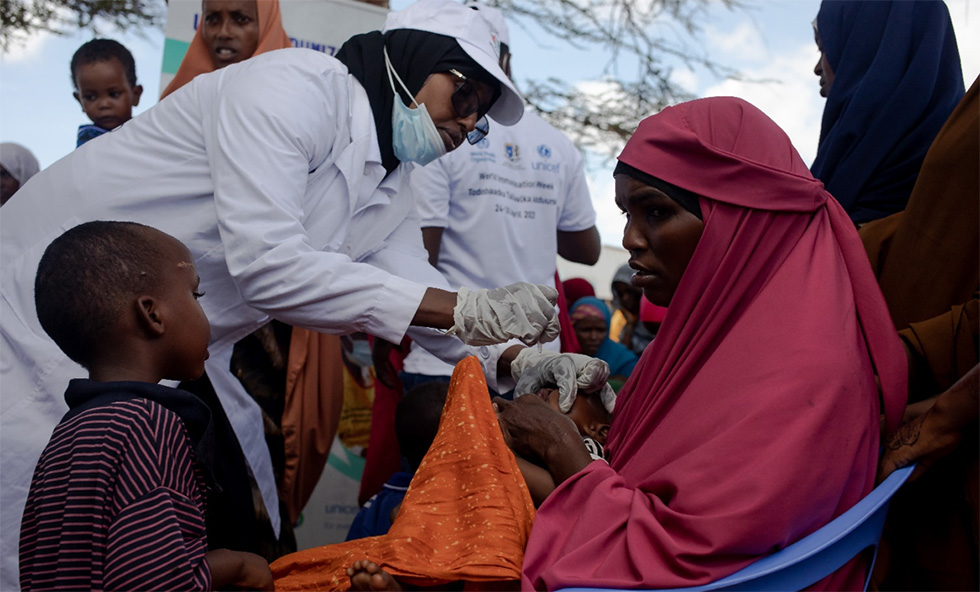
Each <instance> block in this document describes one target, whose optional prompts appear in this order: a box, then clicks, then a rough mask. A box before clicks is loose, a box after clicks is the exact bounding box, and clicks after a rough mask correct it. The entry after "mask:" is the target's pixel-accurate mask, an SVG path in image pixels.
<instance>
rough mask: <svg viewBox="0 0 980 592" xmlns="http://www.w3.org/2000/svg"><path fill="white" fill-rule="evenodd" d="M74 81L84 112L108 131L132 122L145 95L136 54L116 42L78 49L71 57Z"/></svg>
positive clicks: (95, 42)
mask: <svg viewBox="0 0 980 592" xmlns="http://www.w3.org/2000/svg"><path fill="white" fill-rule="evenodd" d="M71 82H72V84H73V85H74V86H75V92H74V96H75V100H76V101H78V103H79V104H80V105H81V106H82V111H84V112H85V114H86V115H88V117H89V119H91V120H92V123H94V124H95V125H97V126H99V127H101V128H103V129H107V130H111V129H114V128H116V127H118V126H120V125H122V124H124V123H126V122H127V121H129V120H130V119H132V118H133V107H135V106H136V105H139V102H140V95H142V94H143V87H142V86H140V85H139V84H137V83H136V62H135V61H134V60H133V54H131V53H129V50H128V49H126V48H125V47H124V46H123V45H122V44H121V43H119V42H117V41H113V40H112V39H93V40H91V41H89V42H88V43H85V44H84V45H82V46H81V47H79V48H78V50H77V51H76V52H75V55H74V56H72V58H71Z"/></svg>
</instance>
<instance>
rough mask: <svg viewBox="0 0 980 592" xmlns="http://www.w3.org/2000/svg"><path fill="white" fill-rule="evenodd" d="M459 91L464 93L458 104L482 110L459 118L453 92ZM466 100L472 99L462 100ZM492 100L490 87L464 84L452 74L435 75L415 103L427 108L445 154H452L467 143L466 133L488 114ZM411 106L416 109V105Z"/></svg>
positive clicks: (468, 81)
mask: <svg viewBox="0 0 980 592" xmlns="http://www.w3.org/2000/svg"><path fill="white" fill-rule="evenodd" d="M457 90H458V92H459V93H461V94H460V95H458V96H457V98H456V100H457V102H460V103H461V104H465V103H474V104H478V105H479V106H480V109H478V110H477V111H475V112H473V113H468V114H464V115H463V116H460V114H458V113H457V112H456V109H455V108H454V107H453V93H454V92H457ZM463 95H465V96H463ZM464 98H468V99H470V100H469V101H465V100H463V101H461V99H464ZM492 98H493V89H492V88H490V85H488V84H484V83H483V82H480V81H478V80H474V79H472V78H467V79H466V80H465V81H464V80H462V79H461V78H460V77H459V76H457V75H455V74H452V73H450V72H436V73H435V74H432V75H431V76H429V78H428V79H427V80H426V81H425V84H423V85H422V88H421V90H419V92H418V94H417V95H415V102H416V103H418V104H419V105H421V104H422V103H425V108H426V110H427V111H428V112H429V116H430V117H431V118H432V122H433V123H435V125H436V129H437V130H438V131H439V135H440V136H441V137H442V141H443V143H445V145H446V151H447V152H451V151H453V150H455V149H456V148H458V147H459V146H460V144H462V143H463V141H464V140H466V134H468V133H470V132H471V131H473V129H474V128H475V127H476V122H477V120H478V119H479V118H480V117H483V115H485V114H486V111H487V110H488V109H489V108H490V101H491V99H492ZM410 106H411V107H412V108H414V107H415V105H414V104H413V105H410Z"/></svg>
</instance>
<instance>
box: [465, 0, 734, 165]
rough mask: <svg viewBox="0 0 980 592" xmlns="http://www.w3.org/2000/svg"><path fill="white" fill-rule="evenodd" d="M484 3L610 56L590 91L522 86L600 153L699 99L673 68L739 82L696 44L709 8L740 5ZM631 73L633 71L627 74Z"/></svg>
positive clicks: (555, 84) (532, 83) (633, 0)
mask: <svg viewBox="0 0 980 592" xmlns="http://www.w3.org/2000/svg"><path fill="white" fill-rule="evenodd" d="M484 1H485V2H486V3H487V4H490V5H493V6H496V7H498V8H500V9H501V10H502V11H503V12H504V13H505V14H506V15H507V16H508V17H511V18H510V20H511V21H512V22H514V21H516V23H517V25H518V26H525V27H527V26H529V25H530V26H536V27H538V28H539V29H541V30H543V31H544V32H545V33H546V34H547V35H548V36H550V37H551V38H553V39H557V40H559V41H561V42H563V43H566V44H568V45H570V46H571V47H574V48H576V49H588V50H592V51H594V52H598V53H602V54H605V55H607V56H608V60H607V62H606V65H605V68H604V69H603V71H602V73H601V74H600V78H599V80H597V81H596V82H594V83H590V84H588V85H581V84H569V83H568V82H567V81H564V80H559V79H557V78H553V77H552V78H540V79H528V80H523V81H521V82H520V84H521V91H522V94H524V96H525V98H526V99H527V101H528V103H530V105H531V106H532V107H533V108H534V109H535V110H537V111H538V112H539V113H541V115H542V116H543V117H544V118H545V119H547V120H549V121H550V122H551V123H552V124H553V125H554V126H555V127H557V128H559V129H561V130H562V131H564V132H565V133H566V134H568V135H569V136H570V137H571V138H572V140H574V141H575V143H576V144H577V145H578V146H580V147H584V148H587V149H590V150H591V151H592V152H595V153H599V154H604V155H606V156H613V155H614V154H615V152H616V151H618V149H619V148H621V147H622V145H623V143H624V142H625V140H626V139H628V138H629V136H630V135H631V134H632V133H633V131H634V130H635V129H636V126H637V124H638V123H639V122H640V120H642V119H643V118H644V117H646V116H648V115H651V114H653V113H656V112H658V111H660V110H661V109H663V108H664V107H666V106H668V105H671V104H675V103H678V102H681V101H685V100H688V99H692V98H694V97H693V96H691V95H690V94H689V93H688V92H687V91H685V90H684V89H683V88H682V87H680V86H679V85H678V84H677V83H676V82H674V81H673V80H671V71H672V68H671V66H670V65H669V64H671V63H673V64H683V65H684V66H686V67H689V68H691V69H705V70H708V71H709V72H711V73H713V74H715V75H719V76H728V77H736V78H737V77H738V72H737V71H735V70H733V69H732V68H728V67H725V66H721V65H719V64H718V63H716V62H715V61H714V60H712V59H710V58H709V57H707V56H706V55H705V54H704V50H703V49H701V48H700V43H699V41H700V39H701V37H702V35H703V30H702V28H701V25H700V23H701V22H703V21H704V19H705V17H706V16H707V13H708V10H709V8H712V7H713V6H717V5H719V4H720V5H722V6H724V7H725V8H727V9H729V10H735V9H741V8H743V7H744V6H743V4H742V2H741V0H484ZM518 59H520V56H518ZM627 69H633V72H632V73H631V74H629V75H624V74H623V71H624V70H627Z"/></svg>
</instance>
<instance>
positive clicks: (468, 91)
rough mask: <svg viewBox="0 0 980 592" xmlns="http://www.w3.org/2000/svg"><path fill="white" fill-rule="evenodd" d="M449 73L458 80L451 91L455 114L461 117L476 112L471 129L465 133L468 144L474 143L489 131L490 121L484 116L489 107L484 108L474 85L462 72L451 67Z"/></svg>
mask: <svg viewBox="0 0 980 592" xmlns="http://www.w3.org/2000/svg"><path fill="white" fill-rule="evenodd" d="M449 73H450V74H452V75H453V76H455V77H456V78H458V79H459V80H460V84H459V85H458V86H457V87H456V89H455V90H454V91H453V94H452V97H451V100H452V103H453V110H454V111H456V116H457V117H461V118H462V117H469V116H470V115H472V114H474V113H477V114H478V119H477V121H476V125H475V126H474V128H473V131H471V132H469V133H468V134H466V141H467V142H469V143H470V144H476V143H477V142H479V141H480V140H482V139H483V138H485V137H486V136H487V134H488V133H490V121H489V120H487V116H486V112H487V110H489V107H487V108H486V109H485V108H484V107H483V105H482V104H481V103H480V94H479V93H478V92H477V91H476V87H475V86H474V85H473V84H472V83H471V82H470V79H469V78H467V77H466V76H464V75H463V73H462V72H460V71H459V70H456V69H455V68H452V69H450V70H449Z"/></svg>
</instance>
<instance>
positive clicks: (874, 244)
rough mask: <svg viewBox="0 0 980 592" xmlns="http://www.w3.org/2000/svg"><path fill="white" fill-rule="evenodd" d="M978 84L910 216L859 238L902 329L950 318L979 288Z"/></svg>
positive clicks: (956, 116)
mask: <svg viewBox="0 0 980 592" xmlns="http://www.w3.org/2000/svg"><path fill="white" fill-rule="evenodd" d="M978 82H980V80H978ZM978 82H974V83H973V86H972V87H970V90H969V91H967V93H966V96H964V97H963V100H962V101H961V102H960V104H959V105H958V106H957V107H956V109H955V110H954V111H953V114H952V115H950V117H949V119H948V120H947V121H946V124H945V125H944V126H943V128H942V129H941V130H939V134H938V135H937V136H936V139H935V141H934V142H933V143H932V147H931V148H929V152H928V153H927V154H926V158H925V161H924V162H923V164H922V170H921V171H920V172H919V177H918V180H917V181H916V183H915V188H914V189H913V190H912V196H911V197H910V198H909V203H908V206H907V207H906V209H905V211H904V212H899V213H898V214H894V215H892V216H889V217H887V218H884V219H882V220H877V221H875V222H873V223H870V224H867V225H865V226H864V227H862V228H861V231H860V235H861V240H862V241H863V242H864V245H865V248H866V249H867V250H868V255H869V257H870V258H871V261H872V265H873V266H874V269H875V274H876V275H877V276H878V282H879V285H880V286H881V291H882V292H883V293H884V295H885V300H887V301H888V309H889V310H890V311H891V314H892V320H893V321H894V322H895V326H896V327H898V328H899V329H902V328H904V327H907V326H908V325H909V324H910V323H914V322H919V321H924V320H926V319H930V318H932V317H935V316H937V315H941V314H944V313H946V312H949V310H950V308H951V307H952V306H955V305H957V304H963V303H964V302H966V301H968V300H970V298H972V296H973V293H974V292H976V291H977V287H978V286H980V174H978V171H977V167H978V163H980V139H978V138H980V131H978V130H980V101H978V92H980V90H978Z"/></svg>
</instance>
